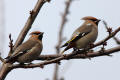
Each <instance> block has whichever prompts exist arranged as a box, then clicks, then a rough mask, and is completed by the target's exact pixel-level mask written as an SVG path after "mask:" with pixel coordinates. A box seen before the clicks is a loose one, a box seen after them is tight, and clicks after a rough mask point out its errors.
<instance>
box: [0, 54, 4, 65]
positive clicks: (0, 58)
mask: <svg viewBox="0 0 120 80" xmlns="http://www.w3.org/2000/svg"><path fill="white" fill-rule="evenodd" d="M0 60H1V61H2V63H4V59H3V58H2V57H1V53H0Z"/></svg>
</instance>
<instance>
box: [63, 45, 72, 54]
mask: <svg viewBox="0 0 120 80" xmlns="http://www.w3.org/2000/svg"><path fill="white" fill-rule="evenodd" d="M68 49H70V47H69V46H67V47H66V48H65V49H64V50H63V51H62V52H61V54H63V53H64V52H65V51H67V50H68Z"/></svg>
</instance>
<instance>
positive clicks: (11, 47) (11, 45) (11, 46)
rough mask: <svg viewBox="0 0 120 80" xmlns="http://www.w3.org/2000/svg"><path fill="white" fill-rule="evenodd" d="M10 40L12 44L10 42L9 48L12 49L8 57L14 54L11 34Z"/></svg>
mask: <svg viewBox="0 0 120 80" xmlns="http://www.w3.org/2000/svg"><path fill="white" fill-rule="evenodd" d="M9 39H10V42H9V47H10V52H9V54H8V56H10V55H11V54H12V52H13V47H14V46H13V39H12V38H11V34H9Z"/></svg>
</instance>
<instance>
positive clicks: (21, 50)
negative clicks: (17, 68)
mask: <svg viewBox="0 0 120 80" xmlns="http://www.w3.org/2000/svg"><path fill="white" fill-rule="evenodd" d="M36 43H37V41H32V40H28V41H26V42H24V43H23V44H21V45H20V46H18V47H17V48H16V50H15V51H14V53H13V55H12V56H10V57H9V58H8V59H10V58H14V57H16V56H17V57H18V56H21V55H23V54H25V53H27V52H28V51H30V50H31V49H32V48H33V47H34V46H35V45H36Z"/></svg>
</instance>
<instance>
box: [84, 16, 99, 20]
mask: <svg viewBox="0 0 120 80" xmlns="http://www.w3.org/2000/svg"><path fill="white" fill-rule="evenodd" d="M82 20H93V21H96V20H98V19H97V18H95V17H92V16H86V17H83V18H82Z"/></svg>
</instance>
